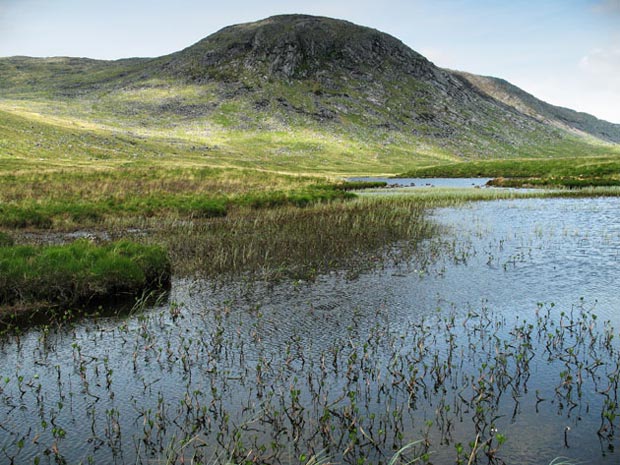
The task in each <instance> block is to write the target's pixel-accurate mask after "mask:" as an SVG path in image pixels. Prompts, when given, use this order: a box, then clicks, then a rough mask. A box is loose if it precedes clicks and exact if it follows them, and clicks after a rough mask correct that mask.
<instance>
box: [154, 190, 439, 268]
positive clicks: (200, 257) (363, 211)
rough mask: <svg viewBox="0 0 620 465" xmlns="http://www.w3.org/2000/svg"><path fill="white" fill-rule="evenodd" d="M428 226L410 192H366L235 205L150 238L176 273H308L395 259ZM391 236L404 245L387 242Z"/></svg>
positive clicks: (424, 233) (427, 233) (427, 232)
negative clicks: (354, 196)
mask: <svg viewBox="0 0 620 465" xmlns="http://www.w3.org/2000/svg"><path fill="white" fill-rule="evenodd" d="M434 231H435V227H434V226H433V225H432V224H431V223H430V222H429V221H427V220H426V214H425V208H424V205H423V204H421V203H420V202H417V201H416V200H415V199H412V198H403V199H388V198H369V199H359V200H355V201H353V202H333V203H329V204H318V205H313V206H310V207H308V208H304V209H300V208H295V207H290V206H289V207H283V208H276V209H270V210H262V211H260V212H258V211H255V210H252V209H247V208H246V209H239V210H237V211H235V212H234V214H230V215H229V216H227V217H226V218H220V219H214V220H210V221H206V222H202V223H197V222H194V223H185V224H181V225H178V224H171V225H169V226H168V227H165V228H162V229H161V231H160V232H159V233H158V236H159V237H158V240H159V241H161V242H162V243H164V244H166V245H167V247H168V248H169V251H170V256H171V260H172V261H173V263H174V264H175V265H176V266H175V272H178V273H180V274H183V275H191V274H194V273H197V274H199V275H204V276H210V277H214V276H218V275H223V276H230V275H231V274H244V273H252V274H255V275H258V276H260V277H263V278H274V277H282V276H290V277H295V278H308V277H313V276H315V275H316V274H318V273H323V272H326V271H329V270H334V269H345V268H347V269H348V270H349V272H351V273H353V274H355V273H357V272H359V271H360V270H363V269H365V268H368V267H372V266H374V265H377V264H381V263H383V261H384V260H385V259H386V258H387V259H392V260H400V259H402V258H403V256H406V255H407V254H408V253H410V252H412V250H413V249H414V248H415V246H417V244H419V242H420V241H421V240H423V239H425V238H428V237H429V236H430V235H431V234H433V232H434ZM178 238H182V240H179V239H178ZM399 241H404V242H406V244H408V245H409V247H407V246H405V247H402V248H399V249H396V248H394V247H393V246H394V244H395V243H396V242H399Z"/></svg>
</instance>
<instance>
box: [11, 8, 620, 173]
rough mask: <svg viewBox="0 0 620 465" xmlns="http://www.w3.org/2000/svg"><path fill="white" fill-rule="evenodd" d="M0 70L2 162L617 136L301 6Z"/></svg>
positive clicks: (389, 152) (358, 164)
mask: <svg viewBox="0 0 620 465" xmlns="http://www.w3.org/2000/svg"><path fill="white" fill-rule="evenodd" d="M0 76H1V77H2V79H0V110H2V111H3V113H2V114H1V115H0V125H1V126H0V129H1V130H2V132H3V134H4V135H0V160H2V159H4V160H5V162H4V163H5V166H8V165H6V163H7V162H6V160H8V159H11V160H12V163H15V165H13V168H15V167H20V166H22V167H27V166H29V164H32V163H33V161H32V160H33V157H36V159H37V160H36V161H37V163H38V162H41V163H42V164H43V165H44V166H50V167H53V166H55V165H57V164H59V163H60V164H62V163H64V162H65V161H66V158H72V157H75V156H76V154H81V155H83V156H80V160H81V161H83V162H84V163H88V162H91V161H93V160H96V161H97V162H98V163H99V162H103V163H104V164H105V165H106V166H109V165H110V164H114V162H113V161H114V160H117V162H118V163H139V162H140V161H145V162H146V161H148V162H156V161H157V160H162V159H163V160H166V161H171V160H176V161H179V162H182V163H192V164H195V165H197V166H219V167H238V168H250V169H264V170H271V171H279V172H288V173H292V172H297V173H299V172H302V173H323V174H330V175H337V174H362V173H364V174H370V173H377V174H390V173H399V172H404V171H407V170H410V169H417V168H423V167H429V166H435V165H438V164H440V165H441V164H446V163H455V162H458V161H464V160H493V159H503V158H519V157H528V158H548V157H564V156H570V157H583V156H615V155H616V154H617V147H618V146H617V145H616V144H613V143H611V142H610V140H612V139H610V138H607V140H603V139H605V138H604V137H602V136H601V134H599V133H598V132H596V131H592V133H588V131H587V128H585V129H581V130H580V131H572V130H569V129H570V128H567V127H566V126H562V125H559V124H549V123H548V122H547V121H543V120H541V119H540V118H539V119H537V118H533V117H532V116H531V115H530V114H528V113H527V112H524V111H521V110H522V109H520V108H518V106H510V105H507V104H506V103H505V102H502V101H500V100H498V99H497V98H496V96H493V95H490V94H488V93H485V91H484V89H481V88H480V87H479V86H475V85H473V84H472V83H471V82H470V81H468V80H467V79H465V78H464V77H463V76H462V75H459V74H456V73H453V72H451V71H448V70H443V69H440V68H437V67H436V66H434V65H433V64H432V63H430V62H429V61H428V60H426V59H425V58H424V57H422V56H421V55H419V54H417V53H416V52H414V51H413V50H411V49H410V48H408V47H407V46H405V45H404V44H402V42H400V41H398V40H397V39H395V38H393V37H391V36H389V35H387V34H384V33H381V32H379V31H376V30H374V29H369V28H365V27H361V26H357V25H354V24H352V23H349V22H346V21H340V20H333V19H329V18H320V17H312V16H303V15H287V16H278V17H273V18H268V19H266V20H263V21H258V22H256V23H249V24H242V25H236V26H230V27H228V28H225V29H223V30H221V31H219V32H217V33H215V34H213V35H211V36H209V37H207V38H206V39H204V40H202V41H200V42H198V43H197V44H195V45H193V46H191V47H188V48H187V49H185V50H182V51H180V52H177V53H175V54H172V55H169V56H165V57H160V58H154V59H128V60H119V61H97V60H89V59H77V58H51V59H34V58H25V57H13V58H3V59H0ZM26 120H28V121H32V122H33V123H32V124H33V125H34V126H36V127H38V126H37V125H38V124H43V125H44V129H42V130H38V132H37V130H34V131H32V130H30V129H29V128H28V125H29V124H30V123H28V122H25V121H26ZM612 126H613V125H612ZM599 136H600V137H599ZM46 140H49V141H50V142H46ZM61 152H62V153H61ZM63 157H64V158H63ZM39 159H41V160H39ZM120 160H123V161H120ZM13 168H12V169H13Z"/></svg>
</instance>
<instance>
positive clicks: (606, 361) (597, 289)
mask: <svg viewBox="0 0 620 465" xmlns="http://www.w3.org/2000/svg"><path fill="white" fill-rule="evenodd" d="M619 208H620V199H618V198H597V199H578V200H575V199H519V200H506V201H495V202H479V203H471V204H468V205H467V206H465V207H461V208H445V209H438V210H435V211H434V212H433V218H434V220H435V221H437V222H438V223H439V224H441V225H442V227H443V230H444V234H443V235H442V236H441V238H438V239H436V240H437V241H440V242H441V250H443V253H442V254H441V255H438V256H434V257H433V264H432V265H431V266H421V265H419V263H422V262H424V263H426V261H425V260H423V261H420V262H416V261H413V262H412V263H409V264H406V265H401V266H385V267H379V268H378V269H377V270H375V271H373V272H369V273H366V274H364V275H362V276H360V277H359V278H357V279H353V280H351V279H347V278H346V275H344V274H339V273H332V274H330V275H324V276H320V277H319V278H317V280H316V281H314V282H282V283H277V284H264V283H252V282H248V281H239V282H235V283H228V284H226V285H216V284H215V283H209V282H204V281H200V282H197V281H191V280H190V281H188V280H176V281H175V282H174V284H173V289H172V294H171V297H170V302H168V303H166V304H165V305H162V306H159V307H157V308H152V309H148V310H146V311H145V312H143V313H139V314H135V315H131V316H128V317H125V318H123V319H117V318H110V319H98V320H90V321H84V322H82V323H80V324H78V325H76V326H75V327H71V328H69V327H62V328H47V329H41V328H40V329H32V330H30V331H28V332H27V333H25V334H23V335H20V336H19V337H17V336H12V337H7V338H5V339H3V340H2V342H1V343H0V360H1V363H2V365H1V366H2V378H3V379H2V380H0V426H1V429H0V447H2V448H3V450H4V452H5V456H6V457H7V463H10V459H11V458H14V461H15V462H14V463H33V462H34V461H35V459H36V457H39V458H40V460H41V463H55V462H59V461H60V462H61V461H62V460H66V461H67V462H68V463H80V462H81V463H88V461H89V460H93V461H94V463H132V464H133V463H153V462H156V463H159V462H164V463H165V462H166V460H169V459H170V460H171V461H174V460H177V461H179V460H180V459H179V457H184V458H185V460H186V461H189V460H190V458H191V456H192V455H193V454H202V457H203V458H204V459H205V461H207V463H225V460H227V459H229V458H231V457H232V458H234V459H235V460H237V461H241V460H242V458H243V457H249V458H250V459H253V458H256V457H260V458H261V460H263V461H265V462H268V463H299V462H300V460H299V459H300V457H301V458H304V457H305V458H306V460H307V458H308V457H310V456H311V455H312V454H313V453H317V454H318V453H319V452H320V451H323V452H322V453H323V454H324V456H325V457H328V458H329V459H331V460H333V461H337V462H340V463H358V461H360V460H361V461H362V462H363V461H364V460H366V462H367V463H387V461H388V460H389V458H390V457H391V456H392V455H393V454H394V453H395V450H397V449H399V448H400V447H402V446H403V445H406V444H409V443H414V442H415V445H414V446H412V447H411V448H410V449H408V450H407V453H409V459H412V458H415V457H423V458H425V459H426V458H428V463H454V461H455V458H456V455H457V452H456V451H457V445H458V444H461V445H462V446H463V448H464V452H463V454H465V455H467V458H468V456H469V452H470V450H471V446H470V443H475V442H478V443H479V444H482V443H485V441H486V442H488V444H489V448H488V449H487V452H489V453H490V454H491V452H492V454H491V460H494V459H495V458H497V459H498V460H499V459H502V460H504V461H505V462H506V463H509V464H512V463H515V464H517V463H518V464H541V463H543V464H547V463H550V462H551V461H552V460H553V459H554V458H556V457H558V456H567V457H570V458H571V459H573V460H574V461H583V462H584V463H588V464H598V463H601V464H607V463H609V464H611V463H617V462H618V455H617V453H616V450H617V448H618V446H619V445H620V444H619V440H618V437H617V435H616V429H617V428H618V427H620V424H619V419H620V416H618V414H619V413H620V412H619V411H618V405H617V403H618V402H617V395H618V379H619V378H620V351H619V348H618V339H620V337H619V334H618V331H617V330H616V329H615V328H619V327H620V311H619V310H620V293H618V291H617V290H618V289H619V288H620V273H619V272H618V266H619V264H620V221H618V219H617V212H618V211H619ZM436 249H437V248H436V247H430V245H429V247H428V248H427V250H428V251H431V250H436ZM429 253H430V252H429ZM500 439H501V441H500ZM500 442H501V444H500ZM495 449H496V451H495ZM424 454H429V455H428V457H424ZM478 456H479V458H480V460H479V461H480V463H488V460H489V459H488V457H487V456H486V455H485V454H484V451H479V453H478ZM467 458H466V459H465V463H466V462H467ZM158 461H159V462H158ZM301 462H302V463H303V460H302V461H301ZM422 463H424V460H422ZM497 463H501V462H499V461H498V462H497Z"/></svg>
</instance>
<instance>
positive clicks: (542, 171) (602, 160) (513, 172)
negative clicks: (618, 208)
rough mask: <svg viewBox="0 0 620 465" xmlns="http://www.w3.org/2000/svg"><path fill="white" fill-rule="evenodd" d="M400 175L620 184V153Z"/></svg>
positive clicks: (503, 182)
mask: <svg viewBox="0 0 620 465" xmlns="http://www.w3.org/2000/svg"><path fill="white" fill-rule="evenodd" d="M399 177H451V178H469V177H488V178H502V179H498V180H496V181H495V182H494V185H496V186H502V187H525V186H533V187H592V186H618V185H620V157H619V156H618V155H617V154H610V155H607V156H592V157H565V158H544V159H543V158H536V159H534V158H516V159H505V160H477V161H467V162H458V163H447V164H441V165H435V166H429V167H424V168H417V169H414V170H410V171H407V172H406V173H403V174H401V175H399Z"/></svg>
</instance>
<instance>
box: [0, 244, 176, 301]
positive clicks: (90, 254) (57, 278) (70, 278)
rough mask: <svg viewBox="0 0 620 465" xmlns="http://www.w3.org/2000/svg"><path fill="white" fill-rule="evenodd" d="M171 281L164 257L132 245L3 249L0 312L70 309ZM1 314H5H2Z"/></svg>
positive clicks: (0, 253)
mask: <svg viewBox="0 0 620 465" xmlns="http://www.w3.org/2000/svg"><path fill="white" fill-rule="evenodd" d="M169 280H170V262H169V260H168V257H167V255H166V252H165V251H164V250H163V249H162V248H160V247H156V246H146V245H141V244H136V243H132V242H129V241H120V242H113V243H110V244H107V245H103V246H98V245H94V244H92V243H90V242H89V241H87V240H79V241H76V242H74V243H72V244H69V245H57V246H24V245H13V246H7V247H0V309H1V308H2V306H8V305H15V304H20V305H22V304H23V305H27V306H28V305H33V306H36V305H38V304H44V305H54V306H67V305H77V304H88V303H89V302H91V301H97V300H101V299H106V298H112V297H119V296H123V295H136V294H138V293H140V292H142V291H143V290H144V289H148V288H151V287H153V286H160V285H164V284H166V283H167V282H169ZM0 313H1V312H0Z"/></svg>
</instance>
